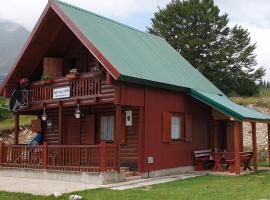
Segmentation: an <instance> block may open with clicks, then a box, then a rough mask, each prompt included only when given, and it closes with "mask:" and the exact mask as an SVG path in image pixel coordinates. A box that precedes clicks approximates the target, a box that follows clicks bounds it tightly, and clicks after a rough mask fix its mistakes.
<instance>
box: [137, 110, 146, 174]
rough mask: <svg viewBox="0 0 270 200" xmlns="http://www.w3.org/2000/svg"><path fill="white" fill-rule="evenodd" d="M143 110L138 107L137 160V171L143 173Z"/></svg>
mask: <svg viewBox="0 0 270 200" xmlns="http://www.w3.org/2000/svg"><path fill="white" fill-rule="evenodd" d="M144 116H145V112H144V108H143V107H140V109H139V149H138V150H139V159H138V161H137V162H138V171H139V172H143V164H144V144H145V138H144V136H145V135H144Z"/></svg>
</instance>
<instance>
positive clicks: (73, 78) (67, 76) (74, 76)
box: [66, 73, 78, 80]
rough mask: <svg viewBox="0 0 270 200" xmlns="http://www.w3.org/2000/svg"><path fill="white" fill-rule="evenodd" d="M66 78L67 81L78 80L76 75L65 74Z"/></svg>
mask: <svg viewBox="0 0 270 200" xmlns="http://www.w3.org/2000/svg"><path fill="white" fill-rule="evenodd" d="M66 78H67V79H68V80H75V79H77V78H78V73H70V74H67V75H66Z"/></svg>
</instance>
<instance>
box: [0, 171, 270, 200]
mask: <svg viewBox="0 0 270 200" xmlns="http://www.w3.org/2000/svg"><path fill="white" fill-rule="evenodd" d="M41 187H46V186H41ZM75 194H79V195H81V196H83V199H84V200H107V199H110V200H120V199H121V200H126V199H131V200H136V199H138V200H139V199H154V200H170V199H173V200H174V199H180V200H181V199H188V200H191V199H192V200H196V199H198V200H204V199H205V200H209V199H224V200H227V199H234V200H237V199H270V171H259V172H257V173H253V174H248V175H243V176H240V177H220V176H202V177H196V178H192V179H187V180H180V181H175V182H170V183H164V184H159V185H154V186H151V187H145V188H139V189H133V190H125V191H113V190H109V189H96V190H87V191H81V192H76V193H75ZM68 196H69V194H67V195H64V196H62V197H60V198H57V199H59V200H66V199H68ZM0 199H1V200H6V199H7V200H21V199H23V200H51V199H56V198H54V197H52V196H50V197H42V196H32V195H27V194H16V193H6V192H0Z"/></svg>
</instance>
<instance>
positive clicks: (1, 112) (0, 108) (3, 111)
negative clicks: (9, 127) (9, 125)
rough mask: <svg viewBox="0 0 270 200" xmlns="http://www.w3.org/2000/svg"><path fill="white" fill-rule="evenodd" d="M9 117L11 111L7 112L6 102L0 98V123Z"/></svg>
mask: <svg viewBox="0 0 270 200" xmlns="http://www.w3.org/2000/svg"><path fill="white" fill-rule="evenodd" d="M10 117H11V111H10V110H9V106H8V100H6V99H4V98H0V121H3V120H5V119H8V118H10Z"/></svg>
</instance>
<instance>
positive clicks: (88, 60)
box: [0, 0, 270, 180]
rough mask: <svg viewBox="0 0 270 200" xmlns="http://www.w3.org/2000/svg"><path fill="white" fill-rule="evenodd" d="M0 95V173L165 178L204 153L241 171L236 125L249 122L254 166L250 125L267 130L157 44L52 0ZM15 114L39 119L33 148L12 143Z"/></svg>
mask: <svg viewBox="0 0 270 200" xmlns="http://www.w3.org/2000/svg"><path fill="white" fill-rule="evenodd" d="M1 94H2V95H3V96H4V97H6V98H11V109H12V110H13V111H14V114H15V116H16V118H15V119H16V121H15V123H16V124H15V125H16V126H15V127H16V128H15V132H16V135H15V140H14V145H4V144H2V145H1V146H0V165H1V169H4V168H7V167H8V168H14V169H16V168H27V169H37V170H39V169H43V170H44V169H45V170H48V171H50V170H54V171H59V172H61V171H76V172H95V173H97V174H98V173H100V172H102V173H104V172H107V173H113V172H116V173H118V174H119V173H121V170H120V169H121V168H122V167H125V168H128V169H129V170H131V171H136V172H137V174H141V175H143V176H154V175H165V174H169V173H171V172H175V171H177V170H178V169H186V168H185V167H187V166H189V167H190V166H192V165H193V162H194V158H193V152H194V151H200V150H207V149H210V150H211V151H212V152H217V151H219V152H224V151H226V152H232V153H233V155H234V158H233V159H235V167H234V171H235V172H236V173H237V174H239V173H240V169H241V166H240V165H241V152H242V151H243V134H242V122H243V121H248V122H251V123H252V127H253V129H252V134H253V144H254V145H253V161H254V165H255V169H256V166H257V165H256V163H257V156H256V155H257V154H256V151H257V150H256V124H255V123H256V122H263V123H270V116H268V115H264V114H262V113H259V112H256V111H253V110H250V109H248V108H245V107H242V106H240V105H237V104H235V103H233V102H231V101H230V99H229V98H227V97H226V95H224V94H223V93H222V92H221V91H220V90H219V89H218V88H216V87H215V86H214V85H213V84H212V83H211V82H210V81H208V80H207V79H206V78H205V77H204V76H203V75H201V74H200V72H198V71H197V70H196V69H194V68H193V67H192V66H191V65H190V64H189V63H188V62H187V61H186V60H185V59H184V58H183V57H182V56H181V55H179V53H178V52H176V51H175V50H174V49H173V47H171V46H170V45H169V44H168V43H167V42H166V41H165V40H164V39H162V38H159V37H156V36H154V35H151V34H147V33H144V32H141V31H139V30H136V29H134V28H132V27H129V26H126V25H123V24H121V23H118V22H115V21H113V20H110V19H107V18H105V17H102V16H99V15H96V14H94V13H91V12H89V11H86V10H83V9H81V8H77V7H75V6H73V5H69V4H66V3H64V2H61V1H57V0H50V1H49V2H48V5H47V7H46V8H45V10H44V11H43V13H42V15H41V17H40V19H39V21H38V22H37V24H36V26H35V28H34V30H33V32H32V33H31V35H30V37H29V39H28V41H27V43H26V44H25V46H24V48H23V50H22V51H21V54H20V55H19V57H18V59H17V61H16V63H15V64H14V66H13V68H12V69H11V70H10V73H9V74H8V76H7V77H6V79H5V80H4V82H3V84H2V87H1ZM20 115H34V116H37V120H34V121H33V123H32V127H33V130H34V131H36V132H39V133H41V134H42V141H40V143H39V144H38V145H34V146H33V145H22V144H18V134H19V121H20ZM189 169H191V168H189ZM0 171H1V170H0ZM117 180H119V179H117Z"/></svg>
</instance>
